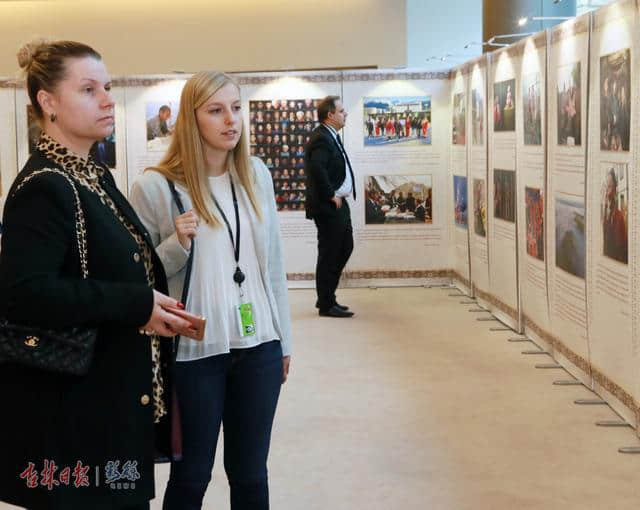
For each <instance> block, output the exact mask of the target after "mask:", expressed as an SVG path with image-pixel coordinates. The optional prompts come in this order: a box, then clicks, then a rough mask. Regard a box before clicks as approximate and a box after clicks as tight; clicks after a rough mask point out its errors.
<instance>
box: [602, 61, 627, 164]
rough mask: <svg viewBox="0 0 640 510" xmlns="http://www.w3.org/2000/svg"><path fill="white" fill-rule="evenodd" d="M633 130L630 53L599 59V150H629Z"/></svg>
mask: <svg viewBox="0 0 640 510" xmlns="http://www.w3.org/2000/svg"><path fill="white" fill-rule="evenodd" d="M630 131H631V52H630V51H629V49H626V50H622V51H617V52H616V53H612V54H610V55H605V56H604V57H601V58H600V149H602V150H603V151H628V150H629V136H630Z"/></svg>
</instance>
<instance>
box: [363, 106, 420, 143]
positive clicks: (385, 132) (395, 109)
mask: <svg viewBox="0 0 640 510" xmlns="http://www.w3.org/2000/svg"><path fill="white" fill-rule="evenodd" d="M362 106H363V121H364V126H363V130H364V146H365V147H370V146H383V145H385V146H386V145H396V144H398V143H401V144H402V145H430V144H431V97H430V96H424V97H419V96H410V97H409V96H398V97H365V98H363V100H362Z"/></svg>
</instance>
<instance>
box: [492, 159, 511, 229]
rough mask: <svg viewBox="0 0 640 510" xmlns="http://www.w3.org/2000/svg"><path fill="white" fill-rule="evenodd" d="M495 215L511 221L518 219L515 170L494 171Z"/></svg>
mask: <svg viewBox="0 0 640 510" xmlns="http://www.w3.org/2000/svg"><path fill="white" fill-rule="evenodd" d="M493 215H494V217H495V218H497V219H500V220H504V221H509V222H511V223H515V221H516V173H515V172H514V171H513V170H494V171H493Z"/></svg>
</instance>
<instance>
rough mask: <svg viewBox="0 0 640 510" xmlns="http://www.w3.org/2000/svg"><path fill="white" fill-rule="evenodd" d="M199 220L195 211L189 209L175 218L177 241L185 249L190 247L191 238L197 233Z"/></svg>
mask: <svg viewBox="0 0 640 510" xmlns="http://www.w3.org/2000/svg"><path fill="white" fill-rule="evenodd" d="M199 223H200V220H199V219H198V216H197V215H196V213H195V212H194V211H193V210H191V211H187V212H186V213H184V214H181V215H180V216H178V217H177V218H176V234H177V235H178V241H180V244H181V245H182V247H183V248H184V249H185V250H190V249H191V239H193V238H194V237H195V236H196V234H197V233H198V224H199Z"/></svg>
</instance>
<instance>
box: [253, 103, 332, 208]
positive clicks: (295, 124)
mask: <svg viewBox="0 0 640 510" xmlns="http://www.w3.org/2000/svg"><path fill="white" fill-rule="evenodd" d="M319 101H320V100H319V99H309V98H307V99H275V100H270V99H264V100H255V101H249V144H250V152H251V155H252V156H257V157H259V158H260V159H262V161H264V163H265V164H266V165H267V168H268V169H269V170H270V171H271V177H272V178H273V188H274V191H275V195H276V204H277V206H278V210H279V211H297V210H304V208H305V207H304V203H305V191H306V178H305V177H306V176H305V173H304V146H305V144H306V143H307V142H308V141H309V136H310V134H311V132H312V131H313V130H314V128H316V127H317V126H318V125H319V122H318V112H317V107H318V103H319Z"/></svg>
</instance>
